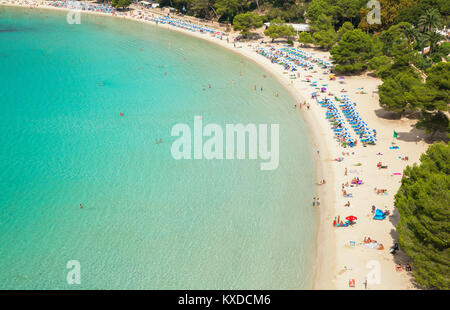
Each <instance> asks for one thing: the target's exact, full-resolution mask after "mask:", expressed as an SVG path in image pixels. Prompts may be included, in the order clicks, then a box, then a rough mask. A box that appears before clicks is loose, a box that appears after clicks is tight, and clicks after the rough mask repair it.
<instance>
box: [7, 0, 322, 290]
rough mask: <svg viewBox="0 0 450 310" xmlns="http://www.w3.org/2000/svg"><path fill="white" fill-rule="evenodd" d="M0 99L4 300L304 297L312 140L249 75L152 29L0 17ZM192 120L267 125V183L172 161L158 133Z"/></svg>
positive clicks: (294, 115)
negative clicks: (28, 296)
mask: <svg viewBox="0 0 450 310" xmlns="http://www.w3.org/2000/svg"><path fill="white" fill-rule="evenodd" d="M241 73H242V75H241ZM264 74H266V75H267V77H266V78H265V77H264ZM232 80H234V81H235V84H234V86H233V85H232ZM208 84H210V85H211V88H209V87H208ZM0 85H1V88H0V103H1V112H2V113H1V114H2V121H1V122H0V144H1V146H2V147H1V148H0V188H1V191H2V194H1V195H0V288H1V289H11V288H16V289H80V288H81V289H95V288H100V289H156V288H158V289H294V288H310V287H311V285H312V265H313V258H314V247H315V245H314V243H315V229H316V228H315V226H316V213H315V212H316V211H315V210H313V209H312V207H311V198H312V196H313V191H314V186H313V183H314V169H313V168H314V167H313V166H314V162H313V155H312V151H311V146H310V141H309V137H308V136H307V132H306V128H305V124H304V123H303V121H302V119H301V116H300V113H299V112H298V111H297V112H294V111H293V104H294V101H293V100H292V98H290V97H289V95H288V93H287V92H286V91H285V90H284V89H283V88H282V86H281V85H280V84H279V83H278V82H277V81H276V80H275V79H274V78H271V77H270V76H269V74H268V73H265V72H264V71H263V70H262V69H261V68H260V67H258V66H256V65H255V64H254V63H251V62H249V61H247V60H246V59H244V58H242V57H240V56H238V55H235V54H233V53H230V52H228V51H226V50H224V49H221V48H220V47H217V46H215V45H213V44H210V43H207V42H205V41H203V40H199V39H195V38H192V37H189V36H185V35H182V34H179V33H175V32H173V31H168V30H163V29H161V28H158V27H156V26H152V25H144V24H138V23H132V22H129V21H124V20H119V19H112V18H106V17H98V16H89V15H86V14H84V15H82V17H81V25H69V24H67V23H66V15H65V13H63V12H53V11H46V10H29V9H14V8H5V7H0ZM254 85H257V87H258V91H256V92H255V91H254V90H253V87H254ZM203 87H205V90H203ZM260 87H263V91H262V92H261V91H260V90H259V88H260ZM275 93H279V97H275V95H274V94H275ZM120 112H123V113H124V116H123V117H121V116H120V115H119V113H120ZM194 115H201V116H202V118H203V123H204V124H207V123H218V124H221V125H224V124H227V123H243V124H247V123H255V124H259V123H269V124H270V123H277V124H280V164H279V167H278V169H276V170H273V171H261V170H260V169H259V164H260V161H259V160H211V161H207V160H181V161H176V160H174V159H173V158H172V156H171V153H170V149H171V143H172V142H173V141H174V140H175V138H174V137H171V136H170V132H171V128H172V126H173V125H174V124H176V123H187V124H189V125H191V126H192V124H193V119H194ZM156 139H162V140H163V143H161V144H156V143H155V140H156ZM80 203H82V204H83V207H84V208H83V209H82V210H81V209H80V208H79V204H80ZM69 260H78V261H79V262H80V264H81V285H68V284H67V282H66V274H67V272H68V269H66V263H67V261H69Z"/></svg>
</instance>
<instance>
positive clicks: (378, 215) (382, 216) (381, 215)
mask: <svg viewBox="0 0 450 310" xmlns="http://www.w3.org/2000/svg"><path fill="white" fill-rule="evenodd" d="M385 218H386V215H385V214H384V212H383V211H381V210H380V209H377V211H375V216H374V217H373V219H374V220H384V219H385Z"/></svg>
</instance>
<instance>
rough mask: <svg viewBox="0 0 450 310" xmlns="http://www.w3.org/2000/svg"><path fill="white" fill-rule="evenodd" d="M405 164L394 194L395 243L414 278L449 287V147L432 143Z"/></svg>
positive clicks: (440, 287) (427, 283) (424, 283)
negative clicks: (416, 161) (413, 161)
mask: <svg viewBox="0 0 450 310" xmlns="http://www.w3.org/2000/svg"><path fill="white" fill-rule="evenodd" d="M420 161H421V164H420V165H414V166H412V167H410V166H408V167H407V168H406V169H405V171H404V176H403V179H402V185H401V187H400V189H399V191H398V192H397V194H396V195H395V206H396V207H397V209H398V211H399V213H400V221H399V223H398V224H397V230H398V233H399V244H400V247H402V248H403V249H404V250H405V252H406V253H407V254H408V255H409V256H410V257H411V258H412V260H413V263H412V267H413V273H414V276H415V279H416V281H417V282H418V283H419V284H421V285H423V286H426V287H429V288H437V289H446V290H448V289H450V278H449V276H448V275H449V274H450V249H449V240H450V208H449V201H450V147H449V146H448V145H446V144H443V143H440V144H434V145H432V146H430V147H429V149H428V150H427V152H426V153H425V154H423V155H422V156H421V158H420Z"/></svg>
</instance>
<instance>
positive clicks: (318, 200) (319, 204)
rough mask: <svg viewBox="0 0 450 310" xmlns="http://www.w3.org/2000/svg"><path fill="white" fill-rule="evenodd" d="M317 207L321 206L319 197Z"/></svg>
mask: <svg viewBox="0 0 450 310" xmlns="http://www.w3.org/2000/svg"><path fill="white" fill-rule="evenodd" d="M317 206H320V198H319V197H317Z"/></svg>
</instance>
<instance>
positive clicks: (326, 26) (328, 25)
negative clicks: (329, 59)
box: [311, 14, 337, 49]
mask: <svg viewBox="0 0 450 310" xmlns="http://www.w3.org/2000/svg"><path fill="white" fill-rule="evenodd" d="M311 31H312V33H313V36H312V37H313V41H314V43H315V44H317V45H318V46H320V47H322V48H325V49H330V48H331V47H333V45H334V44H335V43H336V40H337V34H336V31H335V30H334V27H333V25H332V18H331V17H330V16H326V15H323V14H322V15H320V16H319V17H318V19H317V21H316V22H315V23H314V24H311Z"/></svg>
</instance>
